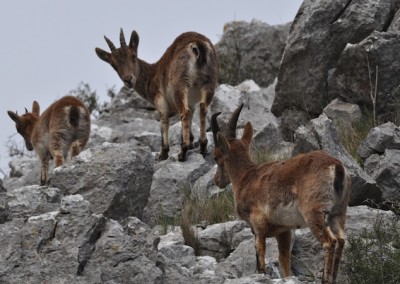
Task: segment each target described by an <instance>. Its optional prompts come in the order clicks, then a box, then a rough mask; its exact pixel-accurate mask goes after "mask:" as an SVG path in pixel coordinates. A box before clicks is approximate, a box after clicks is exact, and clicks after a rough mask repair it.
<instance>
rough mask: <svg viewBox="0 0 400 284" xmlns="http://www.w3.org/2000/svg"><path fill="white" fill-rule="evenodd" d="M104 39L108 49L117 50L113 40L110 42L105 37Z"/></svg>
mask: <svg viewBox="0 0 400 284" xmlns="http://www.w3.org/2000/svg"><path fill="white" fill-rule="evenodd" d="M104 39H105V40H106V42H107V44H108V47H109V48H110V50H111V51H114V50H115V45H114V44H113V43H112V41H111V40H109V39H108V38H107V37H106V36H104Z"/></svg>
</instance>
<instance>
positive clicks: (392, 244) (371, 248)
mask: <svg viewBox="0 0 400 284" xmlns="http://www.w3.org/2000/svg"><path fill="white" fill-rule="evenodd" d="M373 222H374V223H373V225H372V226H371V228H369V229H364V230H363V231H362V232H361V234H360V235H358V236H348V238H347V239H348V240H347V243H348V244H347V246H346V250H345V258H344V261H343V263H342V265H341V267H342V274H343V276H344V278H345V279H346V280H347V281H348V283H366V284H367V283H371V284H372V283H393V284H394V283H400V222H399V219H398V217H395V218H390V219H387V217H386V216H383V215H378V217H377V218H376V219H375V220H373Z"/></svg>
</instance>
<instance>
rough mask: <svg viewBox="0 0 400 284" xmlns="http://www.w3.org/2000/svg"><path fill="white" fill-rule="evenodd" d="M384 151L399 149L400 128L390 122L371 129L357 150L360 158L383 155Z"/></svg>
mask: <svg viewBox="0 0 400 284" xmlns="http://www.w3.org/2000/svg"><path fill="white" fill-rule="evenodd" d="M386 149H400V128H399V127H398V126H396V125H395V124H394V123H392V122H387V123H384V124H381V125H379V126H377V127H374V128H372V129H371V130H370V131H369V133H368V135H367V137H366V138H365V139H364V141H363V142H362V143H361V145H360V147H359V148H358V154H359V155H360V157H361V158H363V159H367V158H368V157H369V156H371V155H373V154H383V153H384V152H385V150H386Z"/></svg>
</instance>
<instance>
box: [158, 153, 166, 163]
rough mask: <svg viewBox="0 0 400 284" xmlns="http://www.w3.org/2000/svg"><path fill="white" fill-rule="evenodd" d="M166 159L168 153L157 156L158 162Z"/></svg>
mask: <svg viewBox="0 0 400 284" xmlns="http://www.w3.org/2000/svg"><path fill="white" fill-rule="evenodd" d="M166 159H168V153H165V152H161V153H160V155H158V161H164V160H166Z"/></svg>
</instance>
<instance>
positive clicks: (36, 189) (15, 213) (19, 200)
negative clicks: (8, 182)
mask: <svg viewBox="0 0 400 284" xmlns="http://www.w3.org/2000/svg"><path fill="white" fill-rule="evenodd" d="M61 196H62V192H61V190H60V189H57V188H52V187H50V188H48V187H45V186H39V185H30V186H24V187H21V188H18V189H12V190H8V191H7V196H6V199H7V208H8V217H9V218H28V217H29V216H32V215H35V214H42V213H45V212H48V211H52V210H57V209H58V208H59V201H60V198H61Z"/></svg>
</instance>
